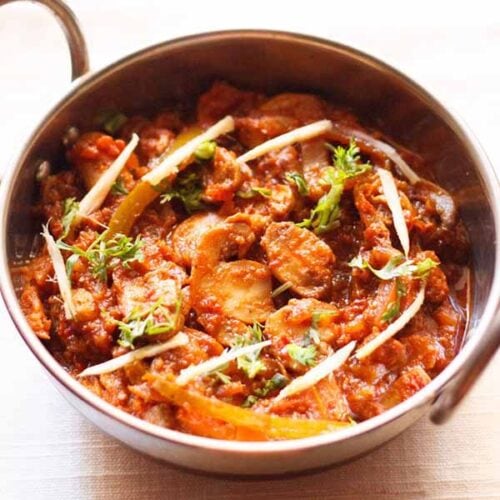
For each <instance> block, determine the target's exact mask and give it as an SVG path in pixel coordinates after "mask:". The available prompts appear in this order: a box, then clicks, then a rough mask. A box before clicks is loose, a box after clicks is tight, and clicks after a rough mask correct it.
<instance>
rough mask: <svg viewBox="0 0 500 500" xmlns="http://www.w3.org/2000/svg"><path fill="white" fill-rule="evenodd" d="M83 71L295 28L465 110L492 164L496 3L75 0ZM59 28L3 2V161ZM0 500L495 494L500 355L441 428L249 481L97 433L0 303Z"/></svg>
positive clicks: (35, 110) (44, 78)
mask: <svg viewBox="0 0 500 500" xmlns="http://www.w3.org/2000/svg"><path fill="white" fill-rule="evenodd" d="M69 3H70V5H71V6H72V8H73V9H74V11H75V12H76V14H77V15H78V16H79V18H80V19H81V22H82V26H83V29H84V31H85V34H86V36H87V40H88V44H89V50H90V56H91V64H92V68H94V69H95V68H98V67H101V66H103V65H105V64H108V63H109V62H111V61H112V60H114V59H115V58H117V57H119V56H122V55H125V54H126V53H129V52H131V51H134V50H137V49H139V48H142V47H144V46H146V45H149V44H151V43H154V42H158V41H161V40H164V39H166V38H172V37H176V36H180V35H186V34H190V33H195V32H200V31H208V30H215V29H225V28H236V27H247V28H248V27H261V28H275V29H285V30H290V31H301V32H305V33H310V34H315V35H318V36H322V37H327V38H332V39H335V40H338V41H341V42H344V43H346V44H349V45H353V46H355V47H357V48H360V49H361V50H365V51H367V52H370V53H372V54H374V55H376V56H378V57H381V58H383V59H385V60H386V61H387V62H389V63H391V64H393V65H395V66H396V67H398V68H399V69H401V70H403V71H405V72H406V73H408V74H409V75H410V76H412V77H414V78H415V79H416V80H417V81H419V82H420V83H422V84H423V85H424V86H425V87H427V88H428V89H429V90H431V91H432V92H434V93H435V94H436V95H437V96H438V97H440V98H442V99H443V100H444V101H445V102H446V103H448V104H451V106H452V107H454V108H455V109H456V110H458V112H459V113H460V114H461V115H462V116H463V117H464V118H465V119H466V121H467V122H468V123H469V125H470V126H471V127H472V129H473V130H474V131H475V133H476V135H477V136H478V137H479V139H480V141H481V142H482V143H483V145H484V147H485V149H486V151H487V152H488V154H489V155H490V157H491V160H492V161H493V163H496V164H497V165H499V164H500V150H499V149H498V140H499V135H500V129H499V126H498V122H499V119H500V92H499V89H500V69H499V56H500V14H499V12H498V11H497V10H496V9H495V3H494V2H487V1H476V2H474V3H471V2H463V3H461V2H460V3H459V2H453V1H442V2H436V1H433V2H429V1H420V2H411V3H409V2H401V1H397V2H388V1H379V2H374V1H360V0H358V1H357V2H344V3H342V4H340V5H337V4H336V3H334V2H328V3H327V2H321V1H317V0H308V1H307V2H304V3H302V2H301V3H299V2H295V3H293V4H292V2H270V1H262V0H253V1H252V2H235V1H232V2H229V1H212V2H206V1H205V2H195V1H193V0H184V1H182V2H178V3H173V2H164V1H160V0H158V1H143V2H141V1H140V0H133V1H132V0H120V1H109V0H108V1H107V2H102V1H99V0H78V1H77V0H73V1H71V2H69ZM68 68H69V66H68V55H67V51H66V49H65V46H64V43H63V36H62V34H61V32H60V31H59V29H58V27H57V26H56V24H55V22H54V21H53V20H51V19H50V16H49V15H48V14H47V13H46V12H44V11H43V9H41V8H40V7H37V6H34V5H29V4H28V5H21V4H16V5H9V6H6V7H3V8H0V117H1V130H2V139H1V145H2V147H1V148H0V169H2V170H5V169H7V168H8V166H9V163H8V161H9V157H10V155H11V154H12V153H14V152H15V150H16V148H18V147H19V146H20V141H21V139H22V138H23V137H24V136H25V135H26V134H27V133H28V132H29V131H30V129H31V127H32V126H33V125H34V124H35V123H36V122H37V120H38V119H39V117H40V116H41V113H42V112H43V110H44V109H46V108H47V106H48V103H50V102H51V101H53V99H54V98H55V97H56V96H57V95H58V93H59V92H61V91H63V90H64V89H65V88H66V85H67V79H68V78H69V69H68ZM0 322H1V323H0V324H1V325H2V330H1V334H0V339H1V349H2V362H1V363H0V381H1V383H0V499H2V500H13V499H30V500H38V499H51V500H53V499H70V498H71V499H73V500H77V499H108V498H119V499H139V498H141V499H154V498H176V499H184V498H217V499H233V498H300V497H301V498H306V497H307V498H368V497H369V498H471V499H477V498H500V426H499V420H500V384H499V383H498V380H499V379H500V363H499V358H498V356H497V358H496V359H495V360H494V361H493V362H492V364H491V365H490V366H489V368H488V369H487V370H486V372H485V373H484V375H483V377H482V379H481V380H480V382H479V383H478V384H477V386H476V387H475V388H474V390H473V391H472V393H471V394H470V396H469V397H468V399H467V400H466V402H465V403H464V404H463V405H462V406H461V407H460V409H459V410H458V411H457V413H456V415H455V416H454V418H453V420H451V421H450V422H449V423H448V424H447V425H445V426H442V427H435V426H433V425H432V424H431V423H429V422H428V421H427V420H425V419H424V420H422V421H420V422H419V423H418V424H417V425H415V426H414V427H413V428H411V429H410V430H408V431H407V432H405V433H404V434H403V435H401V436H400V437H399V438H397V439H395V440H394V441H392V442H391V443H389V444H387V445H386V446H384V447H383V448H381V449H379V450H377V451H376V452H374V453H372V454H370V455H368V456H366V457H364V458H362V459H360V460H358V461H356V462H353V463H351V464H347V465H343V466H341V467H338V468H335V469H331V470H328V471H324V472H321V473H316V474H313V475H307V476H300V477H296V478H286V479H280V480H274V481H270V480H262V481H257V482H248V481H240V480H233V479H227V478H225V479H222V478H212V477H207V476H201V475H194V474H192V473H189V472H186V471H181V470H178V469H175V468H173V467H170V466H168V465H165V464H161V463H158V462H155V461H152V460H150V459H148V458H145V457H143V456H141V455H139V454H137V453H135V452H133V451H130V450H128V449H126V448H124V447H123V446H122V445H120V444H119V443H117V442H115V441H113V440H112V439H110V438H108V437H106V436H104V435H102V434H101V433H100V432H99V431H98V430H96V429H95V428H94V427H93V426H92V425H91V424H89V423H88V422H87V421H86V420H84V419H83V417H81V416H80V415H79V414H78V413H77V412H76V411H75V410H74V409H73V408H72V407H70V406H69V405H68V404H67V403H66V401H64V400H63V399H62V397H61V396H60V395H59V394H58V393H57V392H56V391H55V389H54V388H53V387H52V386H51V385H50V383H49V382H48V380H47V378H46V377H45V376H44V374H43V373H42V371H41V368H40V367H39V366H38V365H37V362H36V361H35V359H34V358H33V356H32V355H31V354H30V353H29V351H28V350H27V349H26V347H25V346H24V345H23V343H22V341H21V340H20V339H19V337H18V336H17V335H16V331H15V329H14V327H13V325H12V323H11V322H10V320H9V319H8V317H7V314H6V312H5V310H4V308H3V306H1V307H0Z"/></svg>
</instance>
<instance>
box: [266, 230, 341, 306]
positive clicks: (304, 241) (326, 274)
mask: <svg viewBox="0 0 500 500" xmlns="http://www.w3.org/2000/svg"><path fill="white" fill-rule="evenodd" d="M261 244H262V247H263V248H264V250H265V252H266V254H267V258H268V259H269V267H270V269H271V272H272V273H273V275H274V276H275V277H276V278H277V279H279V280H280V281H281V282H282V283H286V282H290V283H291V285H292V286H291V289H292V290H293V291H294V292H295V293H298V294H299V295H301V296H302V297H311V298H317V299H319V298H322V297H324V296H325V295H326V294H328V292H329V290H330V287H331V281H332V265H333V264H334V262H335V256H334V254H333V252H332V250H331V249H330V247H329V246H328V245H327V244H326V243H325V242H324V241H322V240H320V239H319V238H318V237H317V236H316V235H315V234H313V233H312V232H311V231H308V230H307V229H303V228H300V227H297V226H296V225H295V224H294V223H293V222H275V223H272V224H270V225H269V227H268V228H267V230H266V232H265V234H264V236H263V238H262V242H261Z"/></svg>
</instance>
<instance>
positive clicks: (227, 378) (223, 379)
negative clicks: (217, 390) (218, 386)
mask: <svg viewBox="0 0 500 500" xmlns="http://www.w3.org/2000/svg"><path fill="white" fill-rule="evenodd" d="M211 375H213V376H214V377H215V378H218V379H219V380H220V381H221V382H222V383H223V384H224V385H225V384H230V383H231V377H230V376H229V375H226V374H225V373H223V372H222V371H221V370H220V369H219V370H215V371H214V372H212V373H211Z"/></svg>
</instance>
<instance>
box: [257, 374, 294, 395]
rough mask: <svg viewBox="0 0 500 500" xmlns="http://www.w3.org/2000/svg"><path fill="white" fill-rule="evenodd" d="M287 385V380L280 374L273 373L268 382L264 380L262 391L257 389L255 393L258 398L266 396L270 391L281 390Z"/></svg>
mask: <svg viewBox="0 0 500 500" xmlns="http://www.w3.org/2000/svg"><path fill="white" fill-rule="evenodd" d="M286 384H288V379H287V378H286V377H285V376H284V375H283V374H281V373H275V374H274V375H273V376H272V377H271V378H270V379H269V380H266V383H265V384H264V387H262V389H257V390H256V391H255V393H256V394H257V395H258V396H261V397H263V396H267V395H268V394H269V393H270V392H271V391H274V390H276V389H282V388H283V387H285V385H286Z"/></svg>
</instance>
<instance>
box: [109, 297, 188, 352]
mask: <svg viewBox="0 0 500 500" xmlns="http://www.w3.org/2000/svg"><path fill="white" fill-rule="evenodd" d="M180 310H181V300H180V299H178V300H177V301H176V303H175V312H174V314H173V315H172V314H171V313H170V311H169V310H168V309H167V308H166V307H165V304H164V303H163V298H160V299H158V300H157V301H156V302H155V303H154V304H153V305H152V306H151V307H150V308H149V309H148V310H146V311H143V312H141V311H138V310H134V311H132V312H131V313H130V314H129V316H127V318H125V320H124V321H118V320H114V323H115V324H117V325H118V329H119V331H120V337H119V339H118V344H120V345H121V346H122V347H134V341H135V340H136V339H137V338H139V337H142V336H143V335H159V334H161V333H168V332H171V331H173V330H174V329H175V326H176V324H177V320H178V318H179V313H180ZM155 314H156V315H157V316H158V315H161V316H163V317H164V318H168V319H165V320H164V321H161V322H157V321H156V320H155V317H154V315H155Z"/></svg>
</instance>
